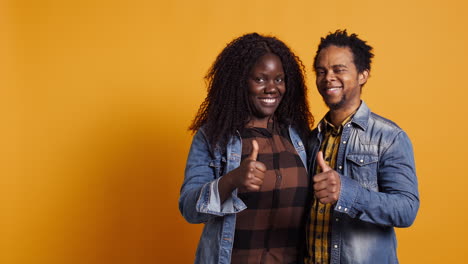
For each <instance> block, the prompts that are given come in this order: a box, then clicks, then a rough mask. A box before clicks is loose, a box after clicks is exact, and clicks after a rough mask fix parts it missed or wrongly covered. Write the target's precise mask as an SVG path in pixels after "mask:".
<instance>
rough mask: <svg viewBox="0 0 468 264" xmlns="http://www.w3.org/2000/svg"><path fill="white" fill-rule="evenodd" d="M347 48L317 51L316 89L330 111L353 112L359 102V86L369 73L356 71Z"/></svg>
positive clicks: (335, 47) (334, 47)
mask: <svg viewBox="0 0 468 264" xmlns="http://www.w3.org/2000/svg"><path fill="white" fill-rule="evenodd" d="M353 59H354V57H353V53H352V52H351V49H350V48H348V47H337V46H329V47H327V48H324V49H322V50H321V51H320V53H319V54H318V57H317V62H316V65H315V73H316V77H317V79H316V84H317V89H318V91H319V93H320V95H322V97H323V100H324V101H325V103H326V104H327V106H328V107H329V108H330V109H331V110H345V111H346V110H348V111H353V110H355V109H357V108H358V107H359V105H360V103H361V86H362V85H363V84H365V83H366V81H367V77H368V75H369V72H368V71H367V70H364V71H363V72H361V73H358V72H357V69H356V65H354V60H353Z"/></svg>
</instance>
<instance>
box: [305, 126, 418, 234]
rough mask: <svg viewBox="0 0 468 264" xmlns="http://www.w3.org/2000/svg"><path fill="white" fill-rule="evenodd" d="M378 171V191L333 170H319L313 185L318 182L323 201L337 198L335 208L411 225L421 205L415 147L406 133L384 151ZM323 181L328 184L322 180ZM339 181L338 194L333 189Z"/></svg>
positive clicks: (383, 222) (373, 219)
mask: <svg viewBox="0 0 468 264" xmlns="http://www.w3.org/2000/svg"><path fill="white" fill-rule="evenodd" d="M324 173H325V174H327V177H324V176H323V175H322V174H324ZM377 173H378V175H377V181H378V186H379V191H372V190H369V189H366V188H364V187H362V186H361V185H360V184H359V183H358V182H357V181H355V180H353V179H351V178H350V177H345V176H343V175H340V174H339V173H337V172H336V171H334V170H328V171H326V172H323V173H321V174H317V175H316V176H314V181H315V178H316V177H317V179H318V180H319V181H318V182H317V183H315V184H314V189H315V186H316V185H317V186H318V188H317V189H316V196H317V195H319V196H317V197H318V198H319V199H320V200H321V202H324V203H334V202H336V205H335V211H337V212H341V213H345V214H348V215H349V216H350V217H353V218H358V219H360V220H362V221H365V222H369V223H373V224H379V225H386V226H395V227H408V226H410V225H411V224H412V223H413V222H414V219H415V218H416V214H417V211H418V209H419V194H418V183H417V179H416V173H415V166H414V155H413V148H412V146H411V142H410V140H409V138H408V136H407V135H406V133H404V132H403V131H402V132H400V133H399V134H398V135H397V136H396V138H395V139H394V141H393V143H392V144H391V145H390V146H389V147H388V148H387V149H386V150H385V151H384V152H383V153H382V155H381V157H380V162H379V168H378V171H377ZM324 178H325V180H324ZM337 179H338V180H337ZM324 181H327V182H329V184H323V183H324ZM332 183H335V184H334V185H333V184H332ZM337 185H339V192H338V194H337V193H336V192H334V191H336V186H337ZM324 186H326V187H324Z"/></svg>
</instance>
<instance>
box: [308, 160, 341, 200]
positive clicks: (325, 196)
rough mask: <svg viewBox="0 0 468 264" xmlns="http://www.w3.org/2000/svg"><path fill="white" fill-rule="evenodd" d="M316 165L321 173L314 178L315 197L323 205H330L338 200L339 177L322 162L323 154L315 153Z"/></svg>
mask: <svg viewBox="0 0 468 264" xmlns="http://www.w3.org/2000/svg"><path fill="white" fill-rule="evenodd" d="M317 164H318V166H320V168H321V169H322V172H321V173H319V174H316V175H315V176H314V192H315V197H316V198H317V199H318V200H319V201H320V202H321V203H323V204H328V203H329V204H332V203H335V202H336V201H338V198H340V188H341V179H340V175H339V174H338V173H337V172H336V171H334V170H332V168H330V166H328V165H327V164H326V163H325V160H323V153H322V151H319V153H317Z"/></svg>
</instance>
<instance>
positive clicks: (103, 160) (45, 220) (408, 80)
mask: <svg viewBox="0 0 468 264" xmlns="http://www.w3.org/2000/svg"><path fill="white" fill-rule="evenodd" d="M467 12H468V4H466V3H464V1H456V0H445V1H435V0H432V1H422V0H417V1H407V0H394V1H374V0H362V1H358V2H356V1H342V0H338V1H311V0H303V1H289V2H287V1H278V0H270V1H260V0H240V1H224V0H209V1H182V0H176V1H150V0H147V1H144V0H121V1H109V0H105V1H91V0H84V1H83V0H82V1H63V0H44V1H32V0H31V1H24V0H23V1H21V0H19V1H2V2H1V3H0V58H1V59H0V113H1V119H0V120H1V122H0V124H1V125H0V263H5V264H19V263H21V264H23V263H24V264H26V263H27V264H55V263H57V264H59V263H60V264H63V263H67V264H75V263H76V264H78V263H80V264H81V263H86V264H94V263H96V264H97V263H113V264H114V263H116V264H120V263H138V264H145V263H148V264H149V263H191V262H192V261H193V256H194V254H195V248H196V244H197V241H198V237H199V233H200V231H201V228H202V225H191V224H188V223H186V222H185V221H184V219H183V218H182V217H181V216H180V213H179V211H178V205H177V199H178V196H179V188H180V185H181V183H182V180H183V170H184V166H185V160H186V156H187V152H188V149H189V146H190V142H191V134H190V133H188V132H187V127H188V125H189V124H190V121H191V120H192V118H193V117H194V115H195V112H196V110H197V109H198V106H199V104H200V103H201V102H202V100H203V99H204V97H205V94H206V90H205V86H204V81H203V76H204V74H205V73H206V71H207V70H208V68H209V66H210V65H211V63H212V62H213V60H214V59H215V57H216V55H217V54H218V53H219V52H220V51H221V49H222V48H223V47H224V46H225V45H226V43H227V42H229V41H231V40H232V39H233V38H235V37H238V36H240V35H241V34H244V33H248V32H253V31H256V32H259V33H265V34H273V35H275V36H277V37H279V38H280V39H282V40H284V41H285V42H286V43H288V44H289V45H290V46H291V47H292V48H293V50H295V52H296V53H297V55H299V56H300V57H301V58H302V60H303V61H304V63H305V65H306V66H307V73H308V79H307V83H308V85H309V87H310V93H309V98H310V103H311V108H312V109H311V110H312V112H313V113H314V115H315V116H316V119H317V120H319V119H320V118H321V117H322V116H323V114H324V113H325V111H326V108H325V106H324V104H323V103H322V100H321V98H320V97H319V95H318V93H317V92H316V90H315V85H314V79H315V78H314V75H313V72H312V70H311V65H312V59H313V56H314V53H315V49H316V47H317V44H318V42H319V38H320V37H321V36H324V35H326V34H327V33H328V32H329V31H334V30H335V29H338V28H340V29H343V28H347V29H348V30H349V31H350V32H356V33H358V34H359V35H360V36H361V37H362V38H363V39H365V40H368V42H369V43H370V44H371V45H373V46H374V48H375V54H376V57H375V60H374V63H373V70H372V72H371V75H372V76H371V78H370V79H369V81H368V83H367V85H366V86H365V87H364V91H363V92H364V95H363V98H364V99H365V100H366V101H367V103H368V105H369V106H370V107H371V109H372V110H373V111H374V112H376V113H379V114H381V115H383V116H385V117H388V118H390V119H392V120H394V121H395V122H397V123H398V124H399V125H400V126H401V127H402V128H404V129H405V130H406V131H407V132H408V134H409V135H410V137H411V139H412V141H413V144H414V148H415V155H416V162H417V163H416V165H417V172H418V176H419V182H420V185H419V186H420V192H421V208H420V211H419V215H418V217H417V219H416V222H415V224H414V225H413V226H412V227H411V228H408V229H399V230H398V238H399V239H398V242H399V248H398V253H399V256H400V261H401V263H459V262H460V261H462V259H464V257H465V255H466V252H467V251H468V245H467V243H466V237H467V235H468V231H467V228H466V225H467V224H466V223H467V222H468V213H467V212H465V210H467V209H468V208H467V205H466V203H467V202H468V198H467V194H466V186H467V185H468V179H467V173H466V169H465V168H463V166H461V165H463V164H466V163H467V159H466V154H465V151H466V150H467V149H468V144H467V143H466V140H465V134H466V128H467V122H466V121H467V118H466V113H467V110H466V109H465V108H464V107H465V106H466V105H465V104H466V101H467V97H468V88H467V87H466V86H467V85H466V77H467V76H468V74H467V67H468V66H467V61H468V49H467V47H468V35H467V33H466V26H467V25H468V18H467V15H466V14H467Z"/></svg>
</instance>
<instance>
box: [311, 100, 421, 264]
mask: <svg viewBox="0 0 468 264" xmlns="http://www.w3.org/2000/svg"><path fill="white" fill-rule="evenodd" d="M320 127H321V126H320V124H319V125H318V127H317V128H316V129H314V130H313V131H312V134H311V138H310V142H309V148H308V153H309V154H308V155H309V171H310V172H315V166H316V164H315V157H316V154H317V152H318V150H319V148H320V145H321V141H322V137H323V134H322V132H321V131H320ZM310 168H313V169H310ZM335 170H336V171H337V172H338V173H339V174H340V178H341V190H340V197H339V199H338V201H337V202H336V204H335V206H334V212H333V215H332V216H331V217H332V218H331V219H332V226H331V231H332V233H331V242H330V243H331V255H330V263H331V264H338V263H341V264H348V263H356V264H357V263H359V264H366V263H368V264H374V263H379V264H385V263H392V264H393V263H398V259H397V255H396V247H397V242H396V237H395V231H394V227H408V226H410V225H411V224H412V223H413V221H414V219H415V218H416V213H417V211H418V208H419V194H418V183H417V179H416V172H415V165H414V157H413V149H412V145H411V142H410V140H409V138H408V136H407V135H406V133H405V132H404V131H403V130H402V129H401V128H399V127H398V126H397V125H396V124H395V123H393V122H392V121H390V120H387V119H385V118H383V117H381V116H378V115H376V114H374V113H372V112H371V111H370V110H369V108H368V107H367V105H366V104H365V103H364V102H362V103H361V106H360V107H359V109H358V110H357V112H356V113H355V115H354V117H353V118H352V119H351V121H350V122H348V123H346V124H345V125H344V127H343V132H342V136H341V143H340V146H339V149H338V153H337V160H336V168H335Z"/></svg>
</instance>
